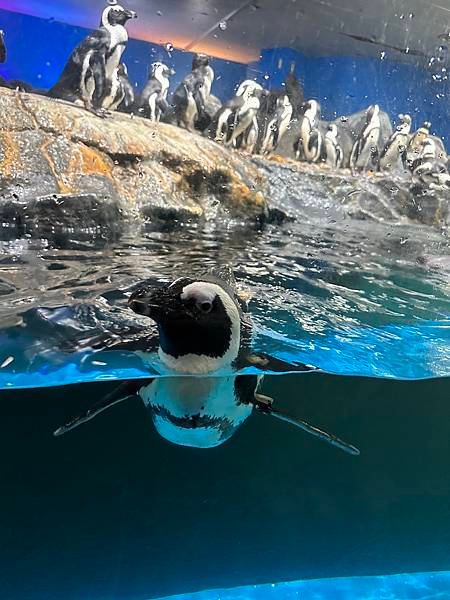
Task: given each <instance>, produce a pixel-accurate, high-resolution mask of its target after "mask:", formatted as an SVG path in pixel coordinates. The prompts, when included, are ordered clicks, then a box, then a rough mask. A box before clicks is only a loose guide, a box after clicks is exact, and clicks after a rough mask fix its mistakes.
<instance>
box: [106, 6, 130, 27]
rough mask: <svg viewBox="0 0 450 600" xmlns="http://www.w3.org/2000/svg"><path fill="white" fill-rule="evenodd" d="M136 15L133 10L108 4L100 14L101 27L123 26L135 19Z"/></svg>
mask: <svg viewBox="0 0 450 600" xmlns="http://www.w3.org/2000/svg"><path fill="white" fill-rule="evenodd" d="M136 17H137V13H135V12H134V10H128V9H126V8H124V7H123V6H121V5H120V4H116V3H112V2H111V3H110V5H109V6H107V7H106V8H105V10H104V11H103V14H102V25H103V27H106V28H108V27H114V26H115V25H125V23H126V22H127V21H129V20H130V19H135V18H136Z"/></svg>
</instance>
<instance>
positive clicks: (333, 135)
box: [325, 123, 344, 169]
mask: <svg viewBox="0 0 450 600" xmlns="http://www.w3.org/2000/svg"><path fill="white" fill-rule="evenodd" d="M325 152H326V159H325V162H326V164H327V165H328V166H329V167H332V168H333V169H340V168H341V167H342V165H343V162H344V153H343V151H342V148H341V146H340V144H339V141H338V128H337V125H336V124H335V123H331V124H330V125H328V131H327V132H326V134H325Z"/></svg>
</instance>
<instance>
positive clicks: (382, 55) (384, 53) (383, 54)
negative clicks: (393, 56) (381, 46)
mask: <svg viewBox="0 0 450 600" xmlns="http://www.w3.org/2000/svg"><path fill="white" fill-rule="evenodd" d="M385 57H386V52H381V54H380V58H381V60H384V59H385Z"/></svg>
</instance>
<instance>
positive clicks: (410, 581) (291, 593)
mask: <svg viewBox="0 0 450 600" xmlns="http://www.w3.org/2000/svg"><path fill="white" fill-rule="evenodd" d="M298 598H300V599H301V600H355V599H357V600H431V599H433V600H438V599H440V600H447V598H450V571H442V572H438V573H408V574H401V575H386V576H379V577H339V578H335V579H315V580H310V581H291V582H286V583H271V584H267V585H253V586H242V587H237V588H233V589H218V590H208V591H204V592H199V593H194V594H179V595H176V596H166V597H165V598H164V599H163V598H159V599H158V600H294V599H298Z"/></svg>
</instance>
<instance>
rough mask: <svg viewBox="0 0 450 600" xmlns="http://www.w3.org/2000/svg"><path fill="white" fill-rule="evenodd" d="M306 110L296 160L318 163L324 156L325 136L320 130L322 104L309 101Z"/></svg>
mask: <svg viewBox="0 0 450 600" xmlns="http://www.w3.org/2000/svg"><path fill="white" fill-rule="evenodd" d="M305 108H306V110H305V112H304V114H303V118H302V121H301V125H300V138H299V140H298V142H297V151H296V158H297V160H301V159H302V158H303V159H305V160H306V161H307V162H317V161H318V160H319V159H320V158H321V156H322V154H323V136H322V133H321V132H320V130H319V121H320V104H319V103H318V102H317V101H316V100H309V101H308V102H307V103H306V105H305Z"/></svg>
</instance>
